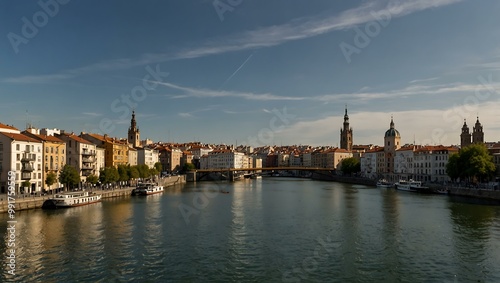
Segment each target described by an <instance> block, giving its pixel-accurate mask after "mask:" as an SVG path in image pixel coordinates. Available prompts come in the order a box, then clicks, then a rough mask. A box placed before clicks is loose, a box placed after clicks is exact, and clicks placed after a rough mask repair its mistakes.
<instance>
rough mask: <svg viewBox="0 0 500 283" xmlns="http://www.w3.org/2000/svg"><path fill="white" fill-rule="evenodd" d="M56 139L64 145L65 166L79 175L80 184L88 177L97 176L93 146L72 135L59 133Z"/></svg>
mask: <svg viewBox="0 0 500 283" xmlns="http://www.w3.org/2000/svg"><path fill="white" fill-rule="evenodd" d="M56 137H58V138H59V139H61V140H63V141H64V142H65V143H66V164H68V165H70V166H71V167H73V168H75V169H76V170H77V171H78V172H79V173H80V180H81V182H85V181H86V180H87V177H88V176H90V175H96V176H99V171H97V159H96V155H97V147H96V145H95V144H93V143H91V142H90V141H88V140H85V139H83V138H81V137H79V136H77V135H75V134H72V133H71V134H70V133H61V134H60V135H56Z"/></svg>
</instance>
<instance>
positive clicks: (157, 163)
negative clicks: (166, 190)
mask: <svg viewBox="0 0 500 283" xmlns="http://www.w3.org/2000/svg"><path fill="white" fill-rule="evenodd" d="M155 169H156V171H158V172H160V173H161V172H163V166H162V165H161V163H160V162H156V163H155Z"/></svg>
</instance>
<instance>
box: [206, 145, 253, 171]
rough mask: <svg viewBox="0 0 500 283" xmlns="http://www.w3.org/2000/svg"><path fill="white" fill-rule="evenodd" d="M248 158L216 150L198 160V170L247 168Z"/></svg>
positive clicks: (240, 154) (238, 153) (237, 153)
mask: <svg viewBox="0 0 500 283" xmlns="http://www.w3.org/2000/svg"><path fill="white" fill-rule="evenodd" d="M245 166H248V156H246V155H245V154H244V153H241V152H235V151H232V150H216V151H212V152H210V153H209V154H208V155H206V156H203V157H202V158H201V159H200V169H225V168H228V169H229V168H236V169H241V168H247V167H245Z"/></svg>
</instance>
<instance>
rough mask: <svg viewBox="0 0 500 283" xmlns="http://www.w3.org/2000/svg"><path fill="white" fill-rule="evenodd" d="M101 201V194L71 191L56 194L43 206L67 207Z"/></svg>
mask: <svg viewBox="0 0 500 283" xmlns="http://www.w3.org/2000/svg"><path fill="white" fill-rule="evenodd" d="M99 201H101V195H96V194H89V192H71V193H62V194H56V195H55V196H54V197H53V198H50V199H48V200H46V201H44V202H43V204H42V208H45V209H54V208H66V207H74V206H82V205H87V204H91V203H96V202H99Z"/></svg>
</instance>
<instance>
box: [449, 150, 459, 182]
mask: <svg viewBox="0 0 500 283" xmlns="http://www.w3.org/2000/svg"><path fill="white" fill-rule="evenodd" d="M460 167H461V166H460V155H459V154H458V153H453V154H452V155H451V156H450V158H449V159H448V163H447V164H446V174H448V176H449V177H450V178H451V179H452V180H453V181H455V180H457V179H458V178H460V171H461V168H460Z"/></svg>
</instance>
